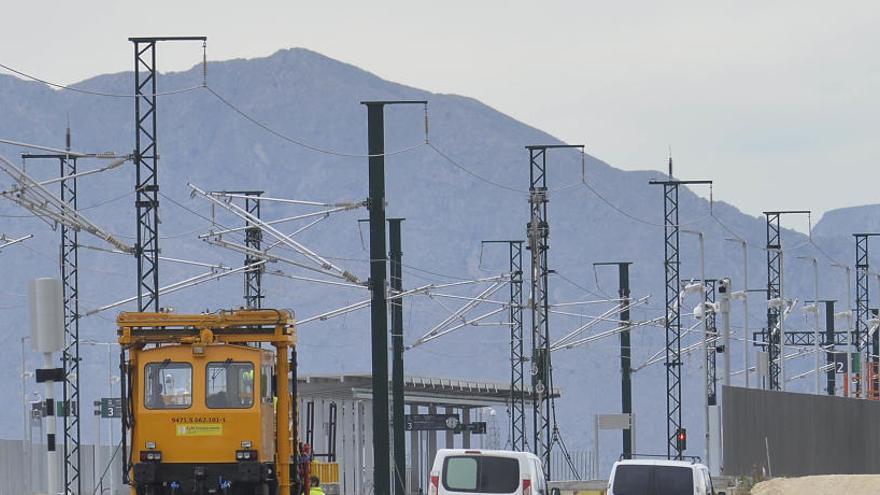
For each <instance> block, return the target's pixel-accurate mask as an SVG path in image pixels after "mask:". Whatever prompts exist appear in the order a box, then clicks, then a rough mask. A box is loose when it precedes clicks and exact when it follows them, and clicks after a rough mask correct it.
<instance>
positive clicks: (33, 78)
mask: <svg viewBox="0 0 880 495" xmlns="http://www.w3.org/2000/svg"><path fill="white" fill-rule="evenodd" d="M0 67H2V68H4V69H6V70H8V71H9V72H12V73H13V74H17V75H19V76H21V77H24V78H26V79H30V80H31V81H35V82H39V83H43V84H45V85H46V86H51V87H53V88H56V89H62V90H65V91H73V92H75V93H81V94H85V95H90V96H101V97H104V98H121V99H125V98H128V99H132V98H137V97H139V96H146V97H150V96H155V97H163V96H172V95H179V94H181V93H188V92H190V91H194V90H197V89H202V88H203V87H204V84H199V85H197V86H190V87H186V88H180V89H174V90H171V91H165V92H161V93H151V94H140V95H135V94H122V93H108V92H104V91H94V90H90V89H83V88H77V87H75V86H71V85H68V84H60V83H56V82H52V81H49V80H47V79H43V78H40V77H37V76H34V75H32V74H28V73H27V72H24V71H21V70H18V69H15V68H13V67H11V66H9V65H6V64H2V63H0Z"/></svg>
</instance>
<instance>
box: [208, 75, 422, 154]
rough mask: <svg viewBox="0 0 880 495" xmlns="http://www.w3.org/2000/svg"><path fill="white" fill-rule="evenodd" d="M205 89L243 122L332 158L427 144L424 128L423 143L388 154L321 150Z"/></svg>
mask: <svg viewBox="0 0 880 495" xmlns="http://www.w3.org/2000/svg"><path fill="white" fill-rule="evenodd" d="M205 89H207V90H208V92H209V93H211V94H212V95H214V97H215V98H217V100H218V101H220V102H221V103H223V104H224V105H226V106H227V107H228V108H229V109H230V110H232V111H233V112H235V113H237V114H238V115H240V116H241V117H242V118H244V119H245V120H247V121H249V122H250V123H252V124H254V125H255V126H257V127H259V128H260V129H262V130H264V131H266V132H268V133H269V134H272V135H273V136H275V137H277V138H279V139H281V140H283V141H287V142H288V143H291V144H294V145H296V146H299V147H302V148H305V149H307V150H310V151H314V152H316V153H322V154H325V155H332V156H338V157H343V158H370V157H376V156H386V157H389V156H395V155H400V154H402V153H408V152H410V151H413V150H416V149H419V148H421V147H422V146H426V145H427V144H428V138H427V127H426V129H425V132H426V134H425V141H424V142H420V143H418V144H414V145H411V146H407V147H405V148H403V149H399V150H395V151H389V152H385V153H379V154H372V155H371V154H366V153H347V152H342V151H336V150H331V149H328V148H323V147H320V146H316V145H313V144H309V143H307V142H305V141H303V140H301V139H297V138H293V137H291V136H288V135H287V134H285V133H283V132H281V131H279V130H277V129H275V128H273V127H270V126H269V125H268V124H265V123H263V122H262V121H260V120H258V119H257V118H256V117H253V116H251V115H250V114H248V113H247V112H245V111H244V110H242V109H240V108H239V107H237V106H236V105H234V104H233V103H232V102H231V101H229V100H228V99H226V98H224V97H223V96H222V95H220V93H218V92H217V91H215V90H214V88H212V87H211V86H205Z"/></svg>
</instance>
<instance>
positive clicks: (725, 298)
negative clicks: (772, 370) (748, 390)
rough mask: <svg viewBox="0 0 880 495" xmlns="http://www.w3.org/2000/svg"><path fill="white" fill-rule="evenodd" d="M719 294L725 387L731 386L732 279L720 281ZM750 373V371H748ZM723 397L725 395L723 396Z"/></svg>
mask: <svg viewBox="0 0 880 495" xmlns="http://www.w3.org/2000/svg"><path fill="white" fill-rule="evenodd" d="M719 282H720V283H719V285H718V293H719V294H721V299H720V300H719V307H718V309H719V310H720V312H721V342H722V344H721V346H722V349H723V353H724V374H723V375H722V377H723V380H724V381H723V382H722V383H723V385H724V386H725V387H729V386H730V351H731V348H730V279H729V278H723V279H721V280H720V281H719ZM746 372H747V373H748V370H746ZM722 395H723V394H722Z"/></svg>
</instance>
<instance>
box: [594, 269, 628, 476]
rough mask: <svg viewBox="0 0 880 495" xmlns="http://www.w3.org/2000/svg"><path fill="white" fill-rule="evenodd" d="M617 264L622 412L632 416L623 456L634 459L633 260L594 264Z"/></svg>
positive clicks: (623, 431)
mask: <svg viewBox="0 0 880 495" xmlns="http://www.w3.org/2000/svg"><path fill="white" fill-rule="evenodd" d="M606 265H616V266H617V295H618V297H619V298H620V301H619V304H620V313H619V319H620V324H621V326H623V331H621V332H620V412H621V413H623V414H628V415H629V417H630V421H631V423H630V428H624V429H623V430H622V433H623V451H622V452H623V458H624V459H632V454H633V438H632V363H631V356H632V346H631V345H630V330H629V327H630V319H629V302H630V299H629V296H630V294H629V265H632V262H631V261H620V262H600V263H593V266H594V267H595V266H606Z"/></svg>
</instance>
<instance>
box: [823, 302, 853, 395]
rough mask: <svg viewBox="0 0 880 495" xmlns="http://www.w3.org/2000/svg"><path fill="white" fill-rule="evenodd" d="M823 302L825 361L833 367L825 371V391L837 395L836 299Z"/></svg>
mask: <svg viewBox="0 0 880 495" xmlns="http://www.w3.org/2000/svg"><path fill="white" fill-rule="evenodd" d="M822 302H824V303H825V347H826V350H825V363H826V364H828V365H830V367H831V368H830V369H829V370H828V371H827V372H826V373H825V391H826V392H827V393H828V395H837V384H836V383H835V379H836V378H837V376H836V375H837V371H836V370H835V369H834V362H835V361H834V356H835V355H836V354H835V344H836V343H837V335H836V334H837V332H836V330H835V329H834V301H833V300H826V301H822ZM847 359H849V356H847Z"/></svg>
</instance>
